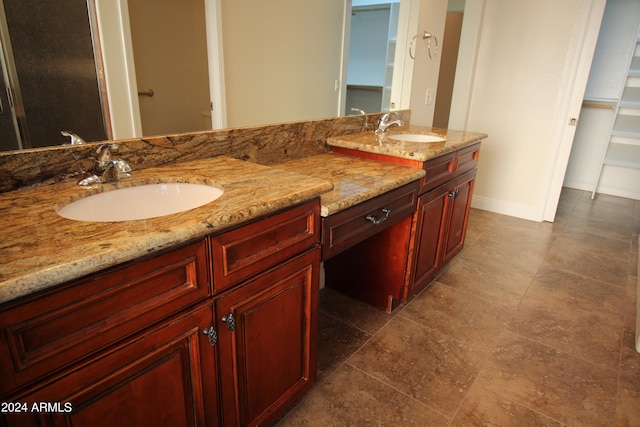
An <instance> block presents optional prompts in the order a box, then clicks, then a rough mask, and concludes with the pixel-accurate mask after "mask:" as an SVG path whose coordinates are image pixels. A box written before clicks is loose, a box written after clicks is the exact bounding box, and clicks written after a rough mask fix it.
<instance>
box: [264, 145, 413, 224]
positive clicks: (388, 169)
mask: <svg viewBox="0 0 640 427" xmlns="http://www.w3.org/2000/svg"><path fill="white" fill-rule="evenodd" d="M274 167H279V168H282V169H286V170H288V171H291V172H296V173H299V174H304V175H309V176H313V177H316V178H320V179H325V180H328V181H331V182H332V183H333V190H332V191H329V192H328V193H324V194H322V195H321V196H320V201H321V202H320V203H321V204H322V211H321V213H322V216H329V215H333V214H335V213H336V212H340V211H342V210H344V209H347V208H350V207H351V206H354V205H357V204H358V203H362V202H364V201H366V200H369V199H372V198H374V197H376V196H379V195H381V194H384V193H386V192H388V191H391V190H394V189H396V188H398V187H401V186H403V185H404V184H407V183H409V182H412V181H415V180H418V179H420V178H422V177H423V176H424V175H425V171H424V170H423V169H418V168H412V167H407V166H398V165H393V164H390V163H383V162H380V161H375V160H364V159H360V158H358V157H353V156H346V155H341V154H334V153H329V154H319V155H316V156H310V157H305V158H302V159H299V160H292V161H288V162H286V163H282V164H279V165H277V166H274Z"/></svg>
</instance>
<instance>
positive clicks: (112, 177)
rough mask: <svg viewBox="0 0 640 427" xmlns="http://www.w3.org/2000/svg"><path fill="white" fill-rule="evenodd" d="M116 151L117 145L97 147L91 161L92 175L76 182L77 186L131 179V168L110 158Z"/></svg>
mask: <svg viewBox="0 0 640 427" xmlns="http://www.w3.org/2000/svg"><path fill="white" fill-rule="evenodd" d="M117 150H118V144H102V145H101V146H99V147H98V149H97V150H96V158H95V160H94V161H93V175H90V176H88V177H86V178H84V179H81V180H80V181H78V185H83V186H89V185H94V184H104V183H105V182H115V181H120V180H121V179H127V178H131V173H130V172H131V166H129V164H128V163H127V162H126V161H124V160H122V159H113V158H111V154H112V151H117Z"/></svg>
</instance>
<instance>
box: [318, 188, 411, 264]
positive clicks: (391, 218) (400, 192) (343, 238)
mask: <svg viewBox="0 0 640 427" xmlns="http://www.w3.org/2000/svg"><path fill="white" fill-rule="evenodd" d="M417 197H418V181H415V182H412V183H409V184H407V185H404V186H402V187H400V188H398V189H396V190H393V191H391V192H388V193H386V194H383V195H381V196H378V197H376V198H375V199H371V200H369V201H367V202H364V203H360V204H359V205H356V206H353V207H352V208H349V209H347V210H345V211H342V212H339V213H337V214H334V215H331V216H329V217H327V218H324V220H323V226H322V243H323V247H322V258H323V259H329V258H330V257H332V256H334V255H336V254H338V253H340V252H342V251H344V250H346V249H348V248H350V247H352V246H354V245H355V244H357V243H359V242H362V241H363V240H365V239H367V238H369V237H371V236H373V235H374V234H376V233H378V232H379V231H381V230H383V229H385V228H387V227H389V226H390V225H393V224H395V223H397V222H398V221H400V220H401V219H403V218H406V217H407V216H408V215H412V214H413V212H414V211H415V208H416V200H417Z"/></svg>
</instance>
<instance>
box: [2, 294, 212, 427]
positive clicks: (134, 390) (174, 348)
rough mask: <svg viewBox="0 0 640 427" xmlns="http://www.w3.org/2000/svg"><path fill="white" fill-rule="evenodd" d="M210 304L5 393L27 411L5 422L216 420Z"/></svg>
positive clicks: (174, 423)
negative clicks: (42, 382)
mask: <svg viewBox="0 0 640 427" xmlns="http://www.w3.org/2000/svg"><path fill="white" fill-rule="evenodd" d="M212 310H213V308H212V305H211V303H209V304H205V305H203V306H200V307H198V308H196V309H195V310H191V311H188V312H186V313H184V314H183V315H181V316H178V317H177V318H174V319H172V320H170V321H168V322H166V323H163V324H161V325H158V326H156V327H153V328H150V329H149V330H147V331H146V332H145V333H144V334H141V335H140V336H138V337H137V338H135V339H132V340H130V341H127V342H125V343H123V344H121V345H118V346H116V347H114V348H112V349H110V350H109V351H108V352H106V353H105V354H104V355H101V357H97V358H95V359H94V360H91V361H89V362H87V363H84V364H82V365H80V366H78V367H77V368H73V369H71V370H70V371H69V372H66V373H65V375H62V376H60V377H59V378H57V379H56V380H54V381H53V382H51V383H50V384H48V385H47V386H45V387H43V388H39V389H36V390H34V391H33V392H29V393H27V394H25V395H19V396H18V397H15V398H13V399H10V401H11V402H20V403H21V404H24V405H26V406H24V408H25V409H26V413H11V414H8V413H5V414H3V415H4V416H5V421H6V422H7V425H9V426H14V425H15V426H39V425H40V426H42V425H67V426H70V425H73V426H86V427H92V426H121V427H128V426H131V427H138V426H145V425H170V426H184V427H187V426H194V425H207V426H209V425H210V426H215V425H218V419H219V411H218V393H217V372H216V366H217V365H216V357H215V347H213V346H211V345H210V343H209V341H208V340H207V338H206V337H205V336H204V335H203V334H202V330H204V329H206V328H208V327H210V326H211V324H212V319H213V312H212ZM47 404H48V405H49V406H47ZM52 405H58V406H57V407H53V406H52Z"/></svg>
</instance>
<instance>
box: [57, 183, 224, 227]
mask: <svg viewBox="0 0 640 427" xmlns="http://www.w3.org/2000/svg"><path fill="white" fill-rule="evenodd" d="M223 193H224V190H222V189H220V188H218V187H214V186H211V185H204V184H191V183H183V182H173V183H161V184H146V185H138V186H133V187H126V188H119V189H117V190H111V191H105V192H103V193H98V194H94V195H91V196H88V197H85V198H82V199H80V200H77V201H75V202H72V203H70V204H68V205H66V206H63V207H62V208H60V209H58V215H60V216H62V217H64V218H67V219H73V220H76V221H94V222H115V221H132V220H136V219H149V218H156V217H159V216H165V215H171V214H175V213H178V212H184V211H187V210H190V209H195V208H197V207H200V206H203V205H206V204H207V203H210V202H212V201H214V200H216V199H217V198H219V197H220V196H222V194H223Z"/></svg>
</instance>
